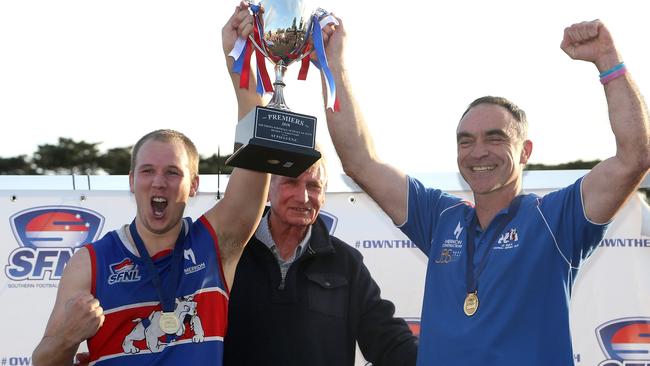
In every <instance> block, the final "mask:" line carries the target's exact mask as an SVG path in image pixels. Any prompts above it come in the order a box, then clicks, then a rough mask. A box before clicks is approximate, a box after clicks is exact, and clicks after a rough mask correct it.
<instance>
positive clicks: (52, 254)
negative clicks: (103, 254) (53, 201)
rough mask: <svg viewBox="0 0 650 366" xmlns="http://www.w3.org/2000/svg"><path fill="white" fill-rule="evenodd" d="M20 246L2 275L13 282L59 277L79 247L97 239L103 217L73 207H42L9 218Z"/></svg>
mask: <svg viewBox="0 0 650 366" xmlns="http://www.w3.org/2000/svg"><path fill="white" fill-rule="evenodd" d="M9 221H10V222H11V230H12V231H13V233H14V236H15V237H16V241H17V242H18V244H19V245H20V247H18V248H17V249H14V251H12V252H11V254H10V255H9V264H8V265H7V266H6V267H5V274H6V275H7V277H8V278H10V279H12V280H14V281H22V280H58V279H60V278H61V275H62V274H63V269H64V268H65V265H66V263H68V260H70V257H72V254H73V253H74V251H75V250H76V249H77V248H79V247H80V246H82V245H84V244H87V243H90V242H93V241H95V240H97V238H98V236H99V234H100V233H101V230H102V227H103V225H104V217H103V216H102V215H100V214H98V213H97V212H94V211H91V210H88V209H85V208H80V207H72V206H45V207H35V208H30V209H27V210H24V211H21V212H19V213H17V214H15V215H13V216H11V217H10V218H9Z"/></svg>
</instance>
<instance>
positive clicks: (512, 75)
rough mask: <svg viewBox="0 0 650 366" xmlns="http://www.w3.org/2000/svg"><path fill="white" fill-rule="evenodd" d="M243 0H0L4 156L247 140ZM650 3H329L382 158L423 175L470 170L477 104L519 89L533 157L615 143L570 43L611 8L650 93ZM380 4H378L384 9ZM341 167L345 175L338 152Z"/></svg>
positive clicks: (605, 148)
mask: <svg viewBox="0 0 650 366" xmlns="http://www.w3.org/2000/svg"><path fill="white" fill-rule="evenodd" d="M237 3H238V2H237V1H234V0H212V1H207V0H196V1H193V0H190V1H168V0H156V1H153V0H128V1H127V0H111V1H95V0H57V1H49V0H30V1H7V0H0V124H1V125H2V126H3V129H4V131H5V132H4V133H3V134H2V135H0V136H2V137H0V139H1V140H0V142H1V143H0V157H10V156H16V155H20V154H25V155H31V154H32V153H33V152H34V151H35V150H36V148H37V146H38V145H39V144H56V143H57V140H58V137H68V138H72V139H75V140H83V141H86V142H98V143H101V144H100V145H99V148H100V150H102V151H105V150H107V149H109V148H113V147H124V146H129V145H132V144H133V143H134V142H135V141H136V140H137V139H138V138H139V137H140V136H142V135H143V134H145V133H147V132H149V131H151V130H154V129H158V128H173V129H178V130H180V131H182V132H184V133H186V134H187V135H188V136H189V137H190V138H192V139H193V140H194V141H195V143H196V145H197V147H198V149H199V152H200V153H201V154H202V155H204V156H208V155H211V154H214V153H216V152H217V149H218V148H220V149H221V151H222V153H229V152H231V151H232V146H233V141H234V133H235V125H236V116H237V112H236V101H235V98H234V94H233V91H232V85H231V83H230V79H229V77H228V74H227V70H226V67H225V61H224V56H223V51H222V47H221V27H222V26H223V25H224V24H225V22H226V21H227V19H228V18H229V17H230V15H231V14H232V12H233V10H234V7H235V6H236V5H237ZM644 3H645V2H644V1H638V0H637V1H632V0H621V1H617V2H612V1H601V0H565V1H562V2H559V1H536V2H531V1H524V0H493V1H462V0H457V1H445V2H440V1H420V2H395V4H393V3H388V2H383V1H382V2H375V3H372V2H362V1H350V0H321V2H320V3H318V5H319V6H320V7H323V8H325V9H327V10H329V11H332V12H334V13H335V14H336V15H338V16H340V17H342V19H343V21H344V24H345V26H346V29H347V33H348V42H347V53H346V59H347V66H348V69H349V73H350V78H351V82H352V86H353V89H354V93H355V96H356V98H357V100H358V101H359V104H360V106H361V108H362V111H363V113H364V116H365V118H366V121H367V123H368V126H369V128H370V131H371V133H372V135H373V137H374V140H375V144H376V146H377V150H378V153H379V156H380V157H381V158H382V159H383V160H384V161H387V162H389V163H391V164H394V165H396V166H398V167H399V168H401V169H402V170H404V171H406V172H408V173H420V172H439V171H441V172H447V171H456V160H455V156H456V146H455V129H456V125H457V122H458V119H459V117H460V115H461V113H462V112H463V111H464V109H465V107H466V106H467V104H469V103H470V102H471V101H472V100H474V99H475V98H477V97H480V96H483V95H499V96H505V97H508V98H509V99H511V100H513V101H514V102H515V103H517V104H518V105H519V106H520V107H522V108H523V109H524V110H525V111H526V112H527V114H528V118H529V122H530V128H529V138H530V139H531V140H532V141H533V143H534V149H533V154H532V157H531V160H530V162H531V163H545V164H556V163H562V162H567V161H572V160H577V159H582V160H592V159H604V158H607V157H609V156H611V155H613V154H614V152H615V145H614V137H613V135H612V133H611V129H610V127H609V122H608V117H607V106H606V101H605V97H604V93H603V89H602V87H601V85H600V83H599V81H598V71H597V70H596V68H595V66H593V65H592V64H589V63H585V62H581V61H573V60H571V59H570V58H569V57H568V56H566V55H565V54H564V53H563V52H562V50H561V49H560V47H559V45H560V42H561V40H562V34H563V30H564V28H565V27H566V26H569V25H571V24H572V23H576V22H580V21H583V20H592V19H596V18H599V19H602V20H603V21H604V22H605V24H606V25H607V26H608V28H609V29H610V31H611V32H612V34H613V37H614V39H615V41H616V44H617V47H618V49H619V52H620V53H621V54H622V56H623V59H624V60H625V63H626V65H627V67H628V70H629V71H630V72H631V73H632V75H633V76H634V78H635V80H636V82H637V84H638V85H639V87H640V89H641V92H642V93H643V92H644V91H646V90H650V48H649V47H648V46H647V45H648V39H650V22H648V18H647V11H645V6H644ZM373 4H376V5H374V6H373ZM298 68H299V67H298V65H293V66H291V67H289V70H288V72H287V76H286V79H285V82H286V84H287V87H286V88H285V97H286V100H287V104H288V105H289V107H291V108H292V109H293V110H294V111H296V112H299V113H303V114H309V115H314V116H316V117H317V118H318V132H317V135H318V140H319V141H320V142H321V144H322V145H324V147H325V151H326V153H327V154H330V155H332V154H334V152H333V148H332V147H331V142H330V139H329V135H328V132H327V128H326V122H325V118H324V113H323V107H322V105H323V102H322V96H321V87H320V77H319V76H318V74H317V73H316V69H315V68H311V69H310V74H309V77H308V80H307V81H298V80H297V79H296V76H297V73H298ZM328 164H329V165H331V166H330V169H332V170H333V171H337V170H340V167H339V165H338V160H337V159H331V158H330V159H329V163H328Z"/></svg>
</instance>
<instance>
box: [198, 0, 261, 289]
mask: <svg viewBox="0 0 650 366" xmlns="http://www.w3.org/2000/svg"><path fill="white" fill-rule="evenodd" d="M252 29H253V28H252V17H251V16H250V14H249V12H248V7H247V5H246V4H244V3H243V2H242V3H241V4H240V5H239V6H237V8H236V9H235V12H234V14H233V15H232V17H231V18H230V20H228V23H226V25H225V26H224V27H223V29H222V41H223V50H224V53H225V55H226V65H227V67H228V72H229V73H230V77H231V78H232V83H233V87H234V89H235V94H236V95H237V104H238V119H241V118H242V117H243V116H245V115H246V113H248V111H250V110H251V109H252V108H254V107H255V106H256V105H259V104H261V102H262V99H261V98H260V97H259V96H258V95H257V94H256V92H255V85H254V81H252V80H253V79H254V78H251V85H249V88H248V89H240V88H239V75H238V74H236V73H233V72H232V71H231V70H232V65H233V62H234V61H233V59H232V58H231V57H228V53H229V52H230V51H231V50H232V48H233V47H234V44H235V40H236V39H237V37H238V35H241V36H243V37H247V36H248V34H250V32H251V31H252ZM269 177H270V175H269V174H266V173H259V172H254V171H250V170H246V169H239V168H235V169H234V170H233V172H232V174H231V175H230V179H229V180H228V186H227V187H226V191H225V192H224V197H223V199H222V200H220V201H219V202H218V203H217V204H216V205H215V206H214V207H213V208H212V209H210V210H209V211H208V212H207V213H206V214H205V216H206V218H207V219H208V221H209V222H210V224H211V225H212V227H213V228H214V229H215V232H216V233H217V236H218V239H219V249H220V253H221V262H222V266H223V271H224V275H225V277H226V282H227V284H228V287H229V288H230V287H231V286H232V283H233V279H234V277H235V269H236V268H237V262H238V261H239V257H240V256H241V253H242V251H243V250H244V245H246V243H247V242H248V240H249V239H250V237H251V235H253V232H255V228H256V227H257V224H258V223H259V221H260V218H261V216H262V211H263V209H264V204H265V203H266V198H267V194H268V188H269V179H270V178H269Z"/></svg>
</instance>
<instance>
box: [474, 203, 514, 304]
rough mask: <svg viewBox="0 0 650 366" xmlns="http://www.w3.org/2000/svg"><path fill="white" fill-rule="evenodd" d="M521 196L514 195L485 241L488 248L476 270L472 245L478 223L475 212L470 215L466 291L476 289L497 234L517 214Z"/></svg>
mask: <svg viewBox="0 0 650 366" xmlns="http://www.w3.org/2000/svg"><path fill="white" fill-rule="evenodd" d="M522 198H523V196H522V195H519V196H517V197H515V199H514V200H512V202H511V203H510V206H509V207H508V213H507V214H506V215H505V217H503V219H502V220H501V222H500V223H499V226H498V227H497V229H496V230H495V231H494V234H493V235H492V238H491V240H490V241H488V242H487V245H488V248H487V249H486V251H485V254H483V257H481V260H480V262H479V264H478V268H477V269H476V271H475V270H474V253H475V249H476V248H475V245H474V239H475V235H476V225H478V219H477V218H476V213H474V217H472V222H471V223H470V225H469V228H468V229H467V272H466V274H465V280H466V282H467V293H468V294H470V293H473V292H476V291H477V289H478V277H479V276H480V275H481V272H483V269H485V265H486V264H487V260H488V257H489V256H490V253H491V252H492V248H493V247H494V245H495V244H496V243H497V238H498V237H499V234H501V232H502V231H503V229H505V227H506V225H508V223H509V222H510V221H512V219H513V218H514V217H515V215H517V211H519V206H520V204H521V200H522Z"/></svg>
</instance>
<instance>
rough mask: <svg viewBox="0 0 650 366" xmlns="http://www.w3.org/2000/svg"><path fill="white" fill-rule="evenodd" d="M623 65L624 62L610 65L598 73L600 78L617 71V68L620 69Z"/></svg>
mask: <svg viewBox="0 0 650 366" xmlns="http://www.w3.org/2000/svg"><path fill="white" fill-rule="evenodd" d="M624 67H625V63H623V62H621V63H620V64H618V65H616V66H614V67H612V68H611V69H609V70H605V71H603V72H601V73H600V78H601V79H602V78H604V77H606V76H607V75H609V74H612V73H615V72H616V71H618V70H620V69H622V68H624Z"/></svg>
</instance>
